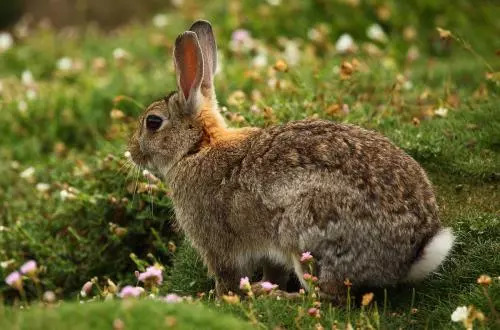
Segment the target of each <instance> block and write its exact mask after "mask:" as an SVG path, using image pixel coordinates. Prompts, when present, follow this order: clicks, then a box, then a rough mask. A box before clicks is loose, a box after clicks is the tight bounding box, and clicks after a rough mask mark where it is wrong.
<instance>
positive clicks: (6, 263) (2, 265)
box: [0, 259, 16, 269]
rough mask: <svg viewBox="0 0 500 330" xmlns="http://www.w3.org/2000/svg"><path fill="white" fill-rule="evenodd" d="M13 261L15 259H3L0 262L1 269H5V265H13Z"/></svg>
mask: <svg viewBox="0 0 500 330" xmlns="http://www.w3.org/2000/svg"><path fill="white" fill-rule="evenodd" d="M15 262H16V261H15V260H14V259H9V260H5V261H2V262H0V267H2V268H3V269H6V268H7V267H10V266H11V265H13V264H14V263H15Z"/></svg>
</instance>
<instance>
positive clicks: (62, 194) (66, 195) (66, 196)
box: [59, 189, 76, 202]
mask: <svg viewBox="0 0 500 330" xmlns="http://www.w3.org/2000/svg"><path fill="white" fill-rule="evenodd" d="M59 197H60V198H61V200H62V201H63V202H64V201H65V200H71V199H75V198H76V196H75V194H73V193H71V192H69V191H68V190H66V189H63V190H61V191H60V192H59Z"/></svg>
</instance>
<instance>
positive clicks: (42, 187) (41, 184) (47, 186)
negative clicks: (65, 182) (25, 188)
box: [36, 182, 50, 193]
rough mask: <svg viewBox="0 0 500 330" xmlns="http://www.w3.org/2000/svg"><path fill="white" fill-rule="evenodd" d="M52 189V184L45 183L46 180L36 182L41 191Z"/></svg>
mask: <svg viewBox="0 0 500 330" xmlns="http://www.w3.org/2000/svg"><path fill="white" fill-rule="evenodd" d="M49 189H50V184H48V183H44V182H39V183H37V184H36V190H38V191H39V192H42V193H43V192H46V191H48V190H49Z"/></svg>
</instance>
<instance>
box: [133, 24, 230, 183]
mask: <svg viewBox="0 0 500 330" xmlns="http://www.w3.org/2000/svg"><path fill="white" fill-rule="evenodd" d="M216 56H217V50H216V44H215V39H214V36H213V32H212V28H211V26H210V24H209V23H208V22H206V21H197V22H196V23H194V24H193V26H191V28H190V30H189V31H186V32H184V33H182V34H181V35H179V36H178V37H177V39H176V41H175V48H174V54H173V60H174V64H175V71H176V77H177V91H174V92H171V93H170V94H169V95H168V96H166V97H164V98H163V99H161V100H159V101H156V102H154V103H152V104H151V105H150V106H148V107H147V109H146V110H145V112H144V114H143V115H142V116H141V118H140V119H139V124H138V127H137V129H136V131H135V133H134V135H133V136H132V138H131V139H130V142H129V151H130V152H131V155H132V159H133V160H134V162H135V163H136V164H138V165H139V166H142V167H147V168H149V169H151V170H154V171H156V172H159V173H160V174H165V172H166V171H167V172H168V170H169V169H170V168H171V167H172V165H174V164H175V163H176V162H177V161H178V160H180V159H181V158H183V157H185V156H186V155H189V154H190V153H195V152H197V151H198V150H199V149H200V148H201V147H202V146H203V144H205V143H210V136H211V134H210V132H209V131H210V130H212V131H214V130H217V129H224V127H225V124H224V121H223V119H222V117H221V116H220V114H219V112H218V111H217V103H216V99H215V92H214V84H213V76H214V73H215V69H216V64H217V58H216ZM212 135H213V134H212Z"/></svg>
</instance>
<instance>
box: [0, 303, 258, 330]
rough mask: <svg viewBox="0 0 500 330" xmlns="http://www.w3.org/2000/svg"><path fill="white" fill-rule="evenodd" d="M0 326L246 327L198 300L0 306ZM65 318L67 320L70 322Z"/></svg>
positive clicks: (54, 329)
mask: <svg viewBox="0 0 500 330" xmlns="http://www.w3.org/2000/svg"><path fill="white" fill-rule="evenodd" d="M0 315H1V316H2V317H1V318H0V328H2V329H40V330H41V329H47V330H48V329H50V330H58V329H61V330H62V329H68V325H69V324H71V326H70V327H71V329H78V330H86V329H89V330H90V329H120V328H119V327H117V324H120V321H121V324H122V328H121V329H169V328H172V329H186V330H188V329H228V330H229V329H250V328H251V327H250V325H249V324H248V323H245V322H243V321H241V320H238V319H236V318H235V317H233V316H230V315H223V314H220V313H217V312H214V311H212V310H210V309H208V308H206V307H204V306H202V305H200V304H198V303H182V304H175V305H172V304H167V303H165V302H159V301H152V300H142V301H130V300H128V301H111V302H95V303H86V304H83V305H82V304H78V303H63V304H61V306H57V307H56V306H48V307H47V306H33V307H31V308H30V310H17V311H13V310H12V309H11V308H3V309H0ZM68 320H71V321H70V323H69V322H68Z"/></svg>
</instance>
